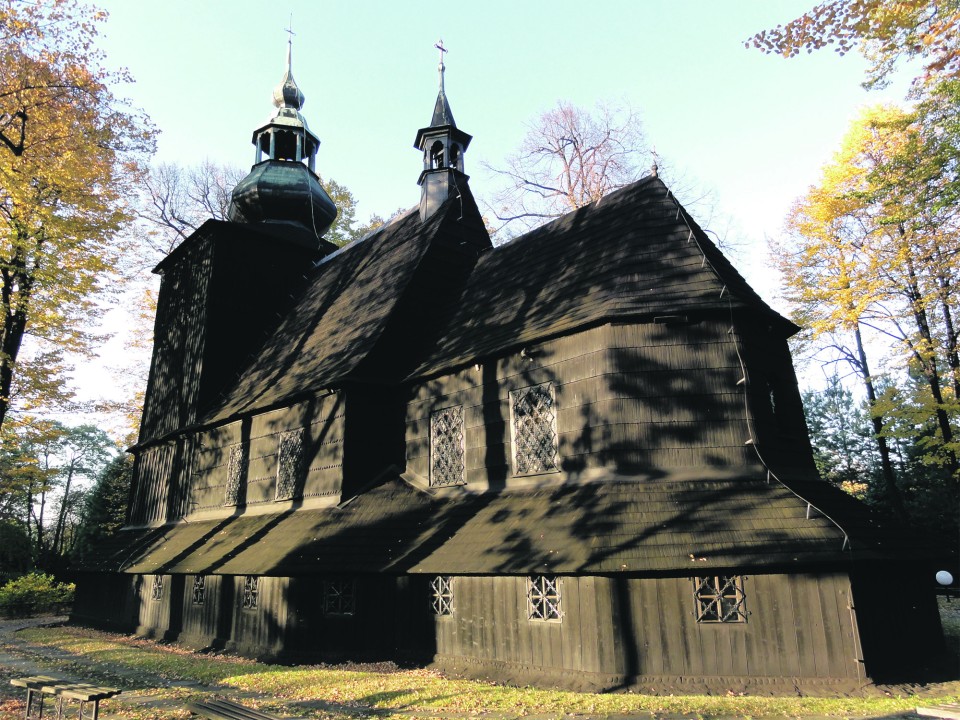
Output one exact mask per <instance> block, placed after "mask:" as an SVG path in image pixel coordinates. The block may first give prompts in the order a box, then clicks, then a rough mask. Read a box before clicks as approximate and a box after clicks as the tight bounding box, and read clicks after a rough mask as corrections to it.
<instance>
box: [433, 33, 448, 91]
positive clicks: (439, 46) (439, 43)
mask: <svg viewBox="0 0 960 720" xmlns="http://www.w3.org/2000/svg"><path fill="white" fill-rule="evenodd" d="M434 47H435V48H436V49H437V50H439V51H440V64H438V65H437V72H439V73H440V92H441V93H444V89H443V73H444V71H445V70H446V69H447V66H446V65H444V64H443V54H444V53H445V52H449V51H448V50H447V49H446V48H445V47H444V46H443V38H440V39H439V40H438V41H437V42H436V44H435V45H434Z"/></svg>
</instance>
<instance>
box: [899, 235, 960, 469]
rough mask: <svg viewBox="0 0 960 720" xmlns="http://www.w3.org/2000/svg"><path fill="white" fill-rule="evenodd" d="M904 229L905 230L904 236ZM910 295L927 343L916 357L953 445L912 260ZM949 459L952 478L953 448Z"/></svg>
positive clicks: (909, 263)
mask: <svg viewBox="0 0 960 720" xmlns="http://www.w3.org/2000/svg"><path fill="white" fill-rule="evenodd" d="M902 234H903V230H902V229H901V235H902ZM907 277H908V278H909V280H908V283H907V292H908V296H909V298H910V307H911V310H912V311H913V319H914V322H915V323H916V325H917V332H918V333H919V335H920V340H921V341H922V343H923V346H922V347H921V348H919V349H918V348H916V346H914V349H913V354H914V357H915V358H916V359H917V362H918V363H919V364H920V370H921V372H922V373H923V376H924V377H925V378H926V380H927V384H928V385H929V386H930V395H931V396H932V397H933V402H934V404H935V405H936V409H935V411H934V414H935V415H936V418H937V426H938V427H939V428H940V435H941V436H942V438H943V444H944V445H947V446H948V445H949V444H950V443H952V442H953V428H952V427H951V425H950V417H949V415H947V411H946V408H945V404H944V402H943V391H942V389H941V386H940V372H939V371H938V369H937V357H936V355H935V354H934V347H935V345H934V342H933V334H932V333H931V332H930V321H929V318H928V317H927V309H926V307H925V305H924V303H923V296H922V294H921V293H920V284H919V282H918V280H917V275H916V269H915V268H914V266H913V262H912V260H907ZM945 452H946V457H947V466H948V468H949V470H950V474H951V475H956V474H957V471H958V467H957V455H956V453H955V452H954V451H953V450H952V449H950V448H949V447H946V448H945Z"/></svg>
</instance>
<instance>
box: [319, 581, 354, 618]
mask: <svg viewBox="0 0 960 720" xmlns="http://www.w3.org/2000/svg"><path fill="white" fill-rule="evenodd" d="M354 589H355V587H354V582H353V580H344V579H338V580H325V581H324V583H323V614H324V615H353V614H354V612H355V611H356V603H355V592H354Z"/></svg>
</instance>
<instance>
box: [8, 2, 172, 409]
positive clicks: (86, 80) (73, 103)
mask: <svg viewBox="0 0 960 720" xmlns="http://www.w3.org/2000/svg"><path fill="white" fill-rule="evenodd" d="M104 18H105V14H104V13H102V12H100V11H98V10H95V9H93V8H91V7H90V6H88V5H86V4H85V3H83V2H81V1H80V0H39V1H38V2H24V1H22V0H0V42H2V58H3V61H2V62H0V103H2V111H3V112H4V113H7V114H8V115H14V114H16V113H20V114H21V115H22V116H23V117H25V118H26V121H25V123H24V133H23V143H22V151H21V152H19V153H14V152H12V151H7V149H5V148H4V147H0V427H2V425H3V422H4V420H5V419H6V418H7V415H8V412H9V411H10V409H11V405H12V404H13V403H14V402H16V405H17V408H18V409H19V410H23V411H29V410H31V408H33V407H35V406H43V405H44V404H51V403H53V404H56V403H57V402H60V401H63V400H66V399H68V397H69V392H68V391H67V390H65V389H64V376H63V373H64V371H65V370H66V369H67V368H66V366H65V364H64V355H65V353H68V352H70V353H79V354H83V353H86V352H89V351H90V346H91V339H92V336H91V327H92V324H93V322H94V320H95V318H96V316H97V314H98V311H99V308H100V307H101V305H100V304H99V303H98V301H97V299H98V296H99V295H100V294H102V293H104V292H107V291H109V290H110V289H111V287H112V286H113V285H114V284H115V282H116V281H117V277H118V276H117V272H116V271H117V268H118V267H119V266H120V264H121V262H122V259H123V254H124V250H125V247H124V240H123V237H124V236H123V233H122V231H123V230H124V228H125V227H126V226H127V224H128V223H129V222H130V220H131V218H132V210H131V208H130V207H128V199H129V198H132V197H134V192H133V188H134V183H135V182H136V181H137V180H138V178H140V176H141V171H142V168H143V167H144V165H143V162H144V160H145V157H146V155H147V154H148V153H149V152H150V151H151V150H152V147H153V134H154V133H153V129H152V127H151V126H150V124H149V122H148V120H147V119H146V118H145V117H144V116H142V115H141V114H138V113H137V112H136V111H134V110H132V109H130V108H128V107H126V106H125V105H124V104H123V102H122V101H121V100H120V99H119V98H118V97H117V95H116V94H115V90H116V88H117V87H118V86H120V85H122V84H123V83H125V82H128V81H129V78H128V77H126V76H125V75H124V74H123V73H114V72H110V71H108V70H107V69H105V68H104V67H103V64H102V63H103V58H102V56H101V54H100V53H99V52H98V51H97V50H96V48H95V46H94V41H95V39H96V35H97V28H98V25H99V24H100V23H101V22H102V21H103V20H104ZM28 345H29V352H24V349H25V347H27V346H28Z"/></svg>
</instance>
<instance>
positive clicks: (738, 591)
mask: <svg viewBox="0 0 960 720" xmlns="http://www.w3.org/2000/svg"><path fill="white" fill-rule="evenodd" d="M693 587H694V591H693V592H694V598H695V600H696V605H697V622H732V623H738V622H746V621H747V610H746V605H745V598H744V594H743V576H741V575H711V576H709V577H698V578H694V579H693Z"/></svg>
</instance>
